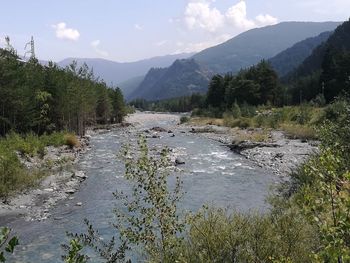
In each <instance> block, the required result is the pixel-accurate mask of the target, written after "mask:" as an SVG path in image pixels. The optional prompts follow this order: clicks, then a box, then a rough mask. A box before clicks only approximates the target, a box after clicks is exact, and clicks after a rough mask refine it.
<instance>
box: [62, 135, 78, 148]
mask: <svg viewBox="0 0 350 263" xmlns="http://www.w3.org/2000/svg"><path fill="white" fill-rule="evenodd" d="M64 139H65V144H66V145H68V146H69V147H70V148H74V147H79V145H80V142H79V140H78V137H77V136H76V135H75V134H71V133H68V134H66V135H65V136H64Z"/></svg>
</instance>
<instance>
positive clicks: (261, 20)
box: [255, 15, 278, 26]
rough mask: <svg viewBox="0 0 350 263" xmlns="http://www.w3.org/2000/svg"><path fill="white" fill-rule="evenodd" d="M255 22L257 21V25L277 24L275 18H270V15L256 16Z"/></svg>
mask: <svg viewBox="0 0 350 263" xmlns="http://www.w3.org/2000/svg"><path fill="white" fill-rule="evenodd" d="M255 20H256V21H257V23H258V25H263V26H266V25H274V24H277V22H278V19H277V18H276V17H273V16H270V15H258V16H257V17H255Z"/></svg>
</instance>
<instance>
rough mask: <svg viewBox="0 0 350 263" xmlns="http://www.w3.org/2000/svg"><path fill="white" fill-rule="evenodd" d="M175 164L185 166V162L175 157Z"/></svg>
mask: <svg viewBox="0 0 350 263" xmlns="http://www.w3.org/2000/svg"><path fill="white" fill-rule="evenodd" d="M175 164H176V165H180V164H185V160H183V159H181V158H180V157H177V158H176V159H175Z"/></svg>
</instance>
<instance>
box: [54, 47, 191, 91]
mask: <svg viewBox="0 0 350 263" xmlns="http://www.w3.org/2000/svg"><path fill="white" fill-rule="evenodd" d="M191 55H193V53H182V54H176V55H167V56H158V57H153V58H149V59H144V60H140V61H135V62H125V63H120V62H115V61H110V60H106V59H100V58H67V59H64V60H62V61H60V62H58V63H57V64H58V65H59V66H61V67H66V66H68V65H69V64H71V63H72V62H73V61H74V60H75V61H77V63H78V65H82V64H83V63H84V62H85V63H86V64H87V65H88V66H89V68H92V69H93V70H94V74H95V76H98V77H100V78H101V79H103V80H104V81H105V82H106V83H107V84H111V83H113V84H114V85H120V84H126V85H125V88H123V87H121V88H122V90H123V91H124V93H125V91H126V92H127V90H128V88H129V85H130V84H132V79H135V78H136V79H137V77H139V78H140V77H141V76H144V75H146V73H147V72H148V70H149V69H150V68H152V67H168V66H170V65H171V64H172V63H173V62H174V61H175V60H176V59H184V58H188V57H190V56H191ZM142 79H143V77H142V78H141V80H142ZM128 81H131V83H128ZM138 84H139V82H138V83H137V85H138ZM137 85H136V87H137ZM122 86H124V85H122ZM131 86H133V85H131Z"/></svg>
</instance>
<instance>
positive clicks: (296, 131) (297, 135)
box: [281, 124, 317, 140]
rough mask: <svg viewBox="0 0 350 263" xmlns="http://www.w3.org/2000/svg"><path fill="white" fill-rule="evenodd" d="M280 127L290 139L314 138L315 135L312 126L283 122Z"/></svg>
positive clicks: (315, 137)
mask: <svg viewBox="0 0 350 263" xmlns="http://www.w3.org/2000/svg"><path fill="white" fill-rule="evenodd" d="M281 129H282V130H283V131H284V132H285V134H286V136H287V137H289V138H291V139H301V140H316V139H317V135H316V131H315V129H314V128H312V127H309V126H305V125H299V124H283V125H281Z"/></svg>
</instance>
